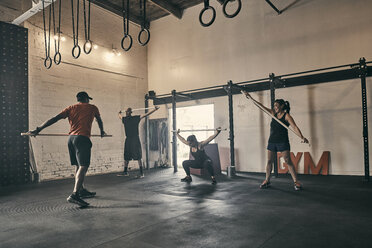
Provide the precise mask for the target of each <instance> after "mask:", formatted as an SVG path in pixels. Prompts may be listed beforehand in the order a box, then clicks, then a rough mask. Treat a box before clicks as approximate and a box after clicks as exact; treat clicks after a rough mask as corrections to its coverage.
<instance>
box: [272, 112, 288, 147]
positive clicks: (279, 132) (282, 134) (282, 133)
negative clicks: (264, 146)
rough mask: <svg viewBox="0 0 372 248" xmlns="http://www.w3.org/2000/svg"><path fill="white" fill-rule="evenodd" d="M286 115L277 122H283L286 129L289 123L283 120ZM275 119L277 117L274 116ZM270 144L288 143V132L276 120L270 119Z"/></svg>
mask: <svg viewBox="0 0 372 248" xmlns="http://www.w3.org/2000/svg"><path fill="white" fill-rule="evenodd" d="M286 115H287V113H285V114H284V115H283V116H282V118H280V119H279V120H280V121H281V122H283V123H284V124H285V125H286V126H287V127H288V126H289V123H288V122H287V121H286V120H285V116H286ZM275 117H277V114H275ZM270 127H271V128H270V138H269V142H270V143H287V142H289V139H288V130H287V129H286V128H284V127H283V126H282V125H280V124H279V123H278V122H277V121H276V120H274V119H272V121H271V124H270Z"/></svg>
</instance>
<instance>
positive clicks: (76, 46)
mask: <svg viewBox="0 0 372 248" xmlns="http://www.w3.org/2000/svg"><path fill="white" fill-rule="evenodd" d="M76 49H78V54H77V55H76V56H75V50H76ZM80 53H81V48H80V46H79V45H75V46H74V48H72V57H74V59H77V58H79V56H80Z"/></svg>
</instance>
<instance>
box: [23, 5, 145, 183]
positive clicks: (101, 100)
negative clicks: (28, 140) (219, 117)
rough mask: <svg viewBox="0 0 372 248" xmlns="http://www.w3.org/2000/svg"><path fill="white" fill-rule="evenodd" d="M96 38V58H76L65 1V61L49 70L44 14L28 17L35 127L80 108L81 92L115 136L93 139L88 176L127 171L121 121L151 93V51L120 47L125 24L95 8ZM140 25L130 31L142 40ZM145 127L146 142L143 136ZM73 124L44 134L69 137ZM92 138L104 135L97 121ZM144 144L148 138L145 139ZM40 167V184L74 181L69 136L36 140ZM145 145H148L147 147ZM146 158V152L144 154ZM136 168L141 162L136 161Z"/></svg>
mask: <svg viewBox="0 0 372 248" xmlns="http://www.w3.org/2000/svg"><path fill="white" fill-rule="evenodd" d="M82 9H83V8H82V5H81V6H80V20H79V22H80V24H79V34H80V35H79V44H80V46H81V47H82V46H83V44H84V36H83V35H84V26H83V12H82ZM91 15H92V16H91V40H93V42H94V43H95V44H98V46H99V48H98V49H97V50H93V51H92V53H91V54H89V55H85V54H84V53H83V52H82V54H81V56H80V57H79V58H78V59H74V58H73V57H72V55H71V50H72V47H73V41H72V27H71V26H72V22H71V6H70V2H69V1H64V2H63V9H62V27H61V31H62V32H63V35H64V36H65V37H66V41H65V42H61V48H60V52H61V54H62V63H61V64H60V65H58V66H57V65H55V64H53V65H52V67H51V69H49V70H47V69H46V68H44V65H43V59H44V58H45V48H44V36H43V29H42V27H43V26H42V13H39V14H38V15H36V16H34V17H32V18H31V19H29V20H28V21H27V22H26V23H25V24H24V25H25V27H26V28H28V29H29V94H30V95H29V106H30V107H29V113H30V114H29V116H30V119H29V125H30V128H35V127H36V126H38V125H40V124H41V123H43V122H44V121H45V120H47V119H49V118H51V117H53V116H55V115H56V114H58V113H59V112H60V111H61V110H62V109H64V108H65V107H67V106H69V105H72V104H75V103H76V98H75V95H76V93H77V92H78V91H82V90H84V91H87V92H88V93H89V95H91V96H92V97H93V100H92V101H91V103H92V104H94V105H96V106H97V107H98V108H99V110H100V113H101V117H102V120H103V124H104V128H105V131H106V133H108V134H112V135H113V137H112V138H104V139H101V138H92V139H91V140H92V143H93V148H92V159H91V167H90V169H89V171H88V175H92V174H102V173H110V172H116V171H119V170H122V168H123V143H124V130H123V125H122V124H121V121H120V120H119V119H118V117H117V112H118V111H119V110H120V109H123V108H125V107H128V106H131V107H134V108H137V107H144V95H145V93H146V92H147V59H146V58H147V48H146V47H141V46H139V45H138V43H137V42H136V40H135V39H134V42H133V47H132V49H131V50H130V51H129V52H126V53H125V52H124V51H123V50H122V49H121V48H120V41H121V38H122V30H123V29H122V20H121V18H120V17H118V16H115V15H113V14H112V13H109V12H107V11H105V10H103V9H101V8H99V7H96V6H95V5H93V4H92V9H91ZM138 31H139V27H137V26H134V25H131V26H130V32H131V34H132V36H133V37H136V36H137V33H138ZM113 47H114V48H116V49H117V51H118V52H121V56H111V57H110V52H111V51H112V48H113ZM51 56H54V43H52V44H51ZM142 129H143V123H141V138H142V137H143V130H142ZM68 131H69V124H68V121H67V120H61V121H59V122H58V123H56V124H54V125H53V126H50V127H48V128H47V129H45V130H43V131H42V132H43V133H67V132H68ZM92 133H93V134H98V133H99V128H98V125H97V124H96V122H94V123H93V128H92ZM142 140H144V139H143V138H142ZM32 145H33V149H34V155H35V159H36V163H37V169H38V172H39V173H40V178H41V180H52V179H60V178H65V177H71V176H72V175H73V174H74V170H75V168H74V167H72V166H71V165H70V162H69V156H68V150H67V137H41V136H39V137H37V138H32ZM142 146H143V147H144V145H142ZM144 154H145V153H144ZM130 166H131V167H133V168H137V167H138V165H137V163H133V162H131V164H130Z"/></svg>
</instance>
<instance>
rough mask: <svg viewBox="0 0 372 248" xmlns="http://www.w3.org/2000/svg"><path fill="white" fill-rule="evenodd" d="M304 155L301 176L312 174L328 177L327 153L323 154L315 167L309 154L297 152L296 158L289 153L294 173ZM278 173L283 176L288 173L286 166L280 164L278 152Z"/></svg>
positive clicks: (328, 153) (285, 164)
mask: <svg viewBox="0 0 372 248" xmlns="http://www.w3.org/2000/svg"><path fill="white" fill-rule="evenodd" d="M302 155H304V159H303V161H304V167H303V168H304V171H303V174H312V175H319V174H321V175H328V167H329V155H330V152H329V151H325V152H323V154H322V156H321V157H320V159H319V161H318V163H317V164H316V165H315V163H314V161H313V159H312V157H311V156H310V153H309V152H298V153H297V154H296V156H295V155H294V153H293V152H291V160H292V162H293V164H294V166H295V169H296V172H298V165H299V162H300V160H301V158H302ZM277 156H278V173H281V174H285V173H288V164H287V163H285V162H283V163H281V161H280V158H281V157H282V155H281V153H279V152H278V155H277Z"/></svg>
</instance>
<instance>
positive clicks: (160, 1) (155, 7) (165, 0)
mask: <svg viewBox="0 0 372 248" xmlns="http://www.w3.org/2000/svg"><path fill="white" fill-rule="evenodd" d="M126 1H127V0H124V2H126ZM141 1H143V0H141ZM211 1H213V0H211ZM217 1H218V2H219V3H220V4H223V2H224V0H217ZM91 2H92V3H93V4H95V5H97V6H100V7H102V8H104V9H106V10H108V11H110V12H113V13H115V14H117V15H120V16H122V15H123V12H122V11H123V7H122V6H123V4H122V0H91ZM146 2H147V3H146V27H149V24H150V22H152V21H154V20H157V19H159V18H162V17H164V16H167V15H173V16H175V17H176V18H178V19H182V14H183V11H184V10H185V9H187V8H190V7H192V6H195V5H198V4H200V3H203V2H204V1H203V0H147V1H146ZM129 19H130V21H132V22H134V23H136V24H138V25H141V23H142V20H143V16H142V12H141V8H140V0H129Z"/></svg>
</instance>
